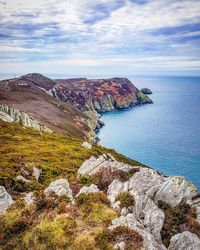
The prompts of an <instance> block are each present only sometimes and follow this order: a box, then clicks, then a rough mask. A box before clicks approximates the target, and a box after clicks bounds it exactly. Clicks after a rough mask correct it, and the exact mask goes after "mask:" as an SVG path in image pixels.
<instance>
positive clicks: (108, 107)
mask: <svg viewBox="0 0 200 250" xmlns="http://www.w3.org/2000/svg"><path fill="white" fill-rule="evenodd" d="M0 100H1V103H4V104H5V105H8V106H9V107H13V108H17V109H19V110H20V111H21V112H23V113H25V114H27V115H30V116H31V117H32V118H33V119H34V120H37V121H38V123H41V124H44V126H45V127H48V128H49V129H50V130H52V131H55V132H58V133H66V134H67V135H71V136H75V137H79V138H85V139H86V138H87V139H90V140H91V141H93V142H94V141H95V131H98V130H99V129H100V128H101V127H102V126H103V123H102V122H101V120H100V118H99V114H98V113H100V112H106V111H112V110H115V109H127V108H131V107H133V106H136V105H141V104H146V103H152V101H151V99H149V97H147V96H146V95H144V94H143V93H142V92H140V91H139V90H138V89H137V88H136V87H135V86H134V85H133V84H132V83H131V82H130V81H129V80H128V79H126V78H111V79H95V80H88V79H86V78H75V79H63V80H62V79H60V80H52V79H50V78H47V77H45V76H43V75H41V74H36V73H32V74H28V75H24V76H21V77H19V78H15V79H8V80H4V81H0ZM15 120H16V119H15ZM22 120H24V121H25V123H28V121H27V119H26V118H24V117H23V119H22ZM34 126H36V125H34Z"/></svg>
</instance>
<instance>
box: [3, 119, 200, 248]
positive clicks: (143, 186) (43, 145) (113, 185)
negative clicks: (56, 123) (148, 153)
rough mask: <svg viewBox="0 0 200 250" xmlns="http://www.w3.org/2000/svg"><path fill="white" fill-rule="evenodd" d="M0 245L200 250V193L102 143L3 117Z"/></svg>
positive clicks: (190, 185)
mask: <svg viewBox="0 0 200 250" xmlns="http://www.w3.org/2000/svg"><path fill="white" fill-rule="evenodd" d="M0 126H1V130H0V155H1V157H0V248H1V249H2V250H6V249H30V250H31V249H72V250H76V249H83V250H87V249H96V250H103V249H131V250H136V249H138V250H162V249H163V250H166V249H168V250H188V249H189V250H199V249H200V239H199V237H200V224H199V223H200V198H199V197H200V196H199V194H198V192H197V189H196V187H195V186H194V185H193V184H192V183H190V182H187V181H186V180H185V179H184V178H183V177H180V176H169V177H167V176H164V175H163V174H162V173H159V172H158V171H156V170H154V169H151V168H148V167H146V166H144V165H142V164H141V163H139V162H136V161H134V160H131V159H128V158H126V157H124V156H122V155H119V154H118V153H116V152H115V151H113V150H109V149H106V148H103V147H101V146H99V145H94V146H92V145H91V144H89V143H86V142H84V143H83V141H81V140H79V139H74V138H72V137H67V136H64V135H58V134H53V133H45V132H44V133H42V134H41V133H40V132H38V131H36V130H33V129H31V128H26V129H24V128H23V127H22V126H20V125H19V124H14V123H6V122H3V121H0Z"/></svg>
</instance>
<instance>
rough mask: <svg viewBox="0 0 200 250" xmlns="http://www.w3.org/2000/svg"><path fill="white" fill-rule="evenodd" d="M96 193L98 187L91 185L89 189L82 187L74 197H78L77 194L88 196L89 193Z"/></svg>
mask: <svg viewBox="0 0 200 250" xmlns="http://www.w3.org/2000/svg"><path fill="white" fill-rule="evenodd" d="M97 192H99V189H98V187H97V186H96V185H94V184H91V185H90V186H89V187H87V186H84V187H82V188H81V189H80V191H79V193H78V194H77V195H76V196H79V194H89V193H97Z"/></svg>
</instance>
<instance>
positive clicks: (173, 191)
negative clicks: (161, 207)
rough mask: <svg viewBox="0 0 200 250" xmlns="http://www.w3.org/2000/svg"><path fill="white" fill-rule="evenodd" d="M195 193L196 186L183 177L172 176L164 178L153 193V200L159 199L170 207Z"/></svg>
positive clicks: (190, 197)
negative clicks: (154, 193)
mask: <svg viewBox="0 0 200 250" xmlns="http://www.w3.org/2000/svg"><path fill="white" fill-rule="evenodd" d="M196 194H197V188H196V187H195V186H194V185H193V184H192V183H190V182H187V181H186V180H185V179H184V177H181V176H172V177H168V178H165V181H164V182H163V183H162V185H161V186H160V188H159V190H158V191H157V193H156V195H155V201H158V200H161V201H164V202H166V203H167V204H169V205H170V206H172V207H175V206H177V205H179V204H180V203H181V202H182V201H185V202H186V201H187V200H188V199H192V197H194V196H195V195H196Z"/></svg>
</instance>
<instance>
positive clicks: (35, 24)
mask: <svg viewBox="0 0 200 250" xmlns="http://www.w3.org/2000/svg"><path fill="white" fill-rule="evenodd" d="M0 57H1V60H0V74H1V75H2V74H8V75H13V74H17V75H18V74H24V73H28V72H40V73H44V74H47V75H53V74H58V75H59V74H60V75H66V76H70V75H74V76H80V75H84V76H89V75H113V76H122V75H127V76H128V75H200V1H199V0H57V1H56V0H34V1H33V0H0Z"/></svg>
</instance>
